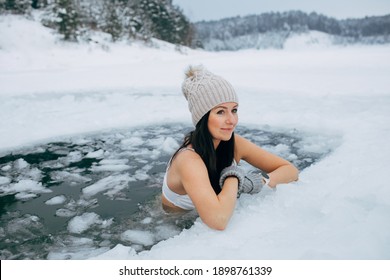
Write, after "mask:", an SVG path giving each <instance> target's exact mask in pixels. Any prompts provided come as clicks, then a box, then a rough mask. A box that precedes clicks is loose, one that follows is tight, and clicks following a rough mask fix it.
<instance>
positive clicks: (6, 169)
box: [1, 164, 12, 172]
mask: <svg viewBox="0 0 390 280" xmlns="http://www.w3.org/2000/svg"><path fill="white" fill-rule="evenodd" d="M11 168H12V166H11V165H9V164H7V165H5V166H3V167H2V168H1V170H2V171H5V172H7V171H10V170H11Z"/></svg>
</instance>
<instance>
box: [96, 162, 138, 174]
mask: <svg viewBox="0 0 390 280" xmlns="http://www.w3.org/2000/svg"><path fill="white" fill-rule="evenodd" d="M129 169H131V166H129V165H126V164H117V165H97V166H92V167H91V171H93V172H106V171H110V172H121V171H126V170H129Z"/></svg>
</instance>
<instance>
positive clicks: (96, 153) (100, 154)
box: [85, 149, 104, 158]
mask: <svg viewBox="0 0 390 280" xmlns="http://www.w3.org/2000/svg"><path fill="white" fill-rule="evenodd" d="M103 156H104V150H103V149H100V150H97V151H94V152H89V153H88V154H87V155H86V156H85V157H86V158H102V157H103Z"/></svg>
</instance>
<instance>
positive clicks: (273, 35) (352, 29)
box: [193, 11, 390, 51]
mask: <svg viewBox="0 0 390 280" xmlns="http://www.w3.org/2000/svg"><path fill="white" fill-rule="evenodd" d="M194 25H195V37H194V40H193V43H194V44H195V46H196V47H201V48H204V49H206V50H213V51H218V50H238V49H245V48H257V49H265V48H279V49H281V48H284V46H285V43H286V42H287V40H288V39H289V38H291V37H294V36H297V35H299V36H301V35H302V34H309V33H313V31H314V32H317V33H318V32H320V33H323V34H326V35H328V38H327V40H328V41H329V42H330V43H331V44H356V43H360V44H384V43H390V15H386V16H377V17H365V18H361V19H345V20H337V19H334V18H331V17H327V16H324V15H320V14H317V13H310V14H307V13H304V12H301V11H290V12H284V13H264V14H260V15H249V16H245V17H234V18H226V19H221V20H218V21H201V22H197V23H195V24H194Z"/></svg>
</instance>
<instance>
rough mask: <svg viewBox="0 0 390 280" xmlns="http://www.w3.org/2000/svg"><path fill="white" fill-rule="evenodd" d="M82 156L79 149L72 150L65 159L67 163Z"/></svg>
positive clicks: (78, 159) (76, 160)
mask: <svg viewBox="0 0 390 280" xmlns="http://www.w3.org/2000/svg"><path fill="white" fill-rule="evenodd" d="M82 158H83V154H82V153H81V152H80V151H72V152H70V153H69V154H68V156H67V157H66V159H65V161H66V162H67V163H72V162H78V161H80V160H81V159H82Z"/></svg>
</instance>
